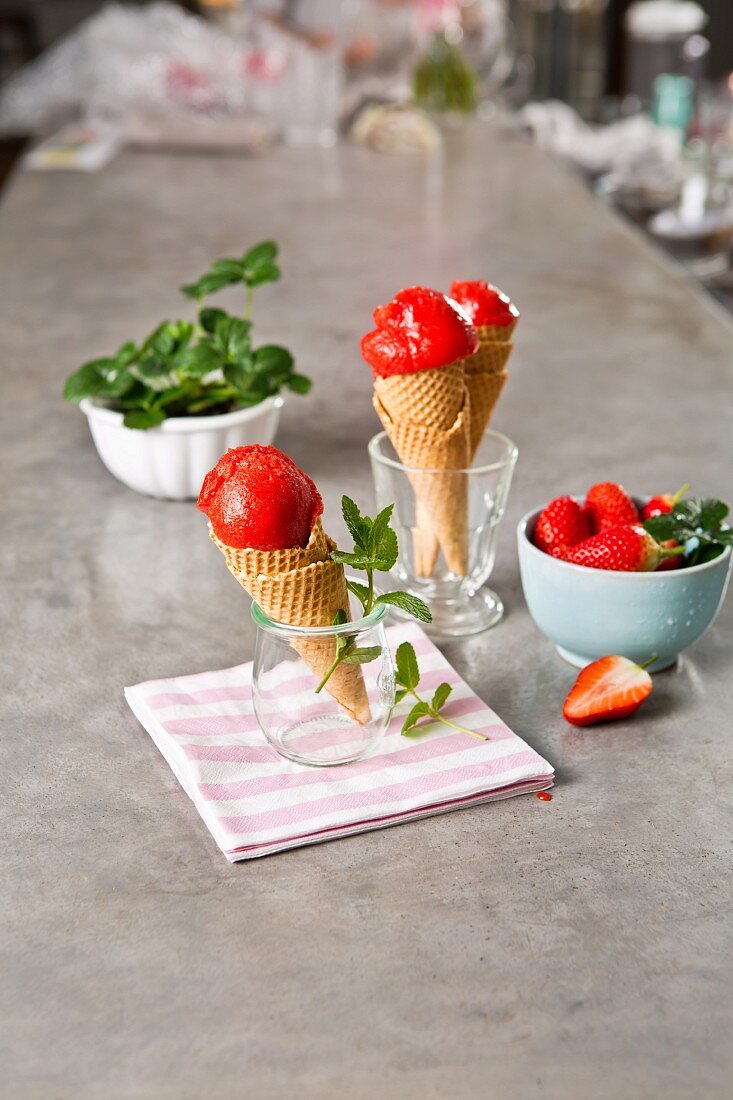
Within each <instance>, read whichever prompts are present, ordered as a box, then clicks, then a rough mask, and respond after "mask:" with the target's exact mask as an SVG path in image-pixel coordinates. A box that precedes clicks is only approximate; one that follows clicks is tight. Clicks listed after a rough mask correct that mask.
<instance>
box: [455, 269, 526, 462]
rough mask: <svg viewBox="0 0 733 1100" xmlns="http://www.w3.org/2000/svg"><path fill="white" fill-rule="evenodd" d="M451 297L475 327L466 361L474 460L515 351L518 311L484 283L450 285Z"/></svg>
mask: <svg viewBox="0 0 733 1100" xmlns="http://www.w3.org/2000/svg"><path fill="white" fill-rule="evenodd" d="M450 297H451V299H452V300H454V301H456V302H457V303H458V305H459V306H460V307H461V309H462V310H463V312H464V313H465V314H466V315H467V317H468V318H469V319H470V320H471V322H472V323H473V325H474V326H475V329H476V335H477V337H478V342H479V344H478V348H477V350H476V351H475V352H474V354H473V355H471V356H469V358H468V359H467V360H466V386H467V388H468V392H469V394H470V398H471V459H473V458H474V456H475V454H476V451H477V450H478V448H479V444H480V443H481V440H482V439H483V437H484V432H485V431H486V429H487V428H488V426H489V422H490V420H491V417H492V415H493V412H494V409H495V408H496V405H497V403H498V401H499V398H500V396H501V391H502V390H503V389H504V384H505V382H506V380H507V377H508V375H507V370H506V365H507V362H508V361H509V356H510V355H511V353H512V349H513V347H514V344H513V343H512V336H513V334H514V330H515V329H516V327H517V322H518V320H519V311H518V310H517V308H516V306H515V305H513V303H512V302H511V301H510V300H509V298H508V297H507V296H506V294H504V293H503V292H502V291H501V290H498V289H497V288H496V287H494V286H492V285H491V284H490V283H487V282H485V281H484V280H483V279H476V280H474V281H473V282H454V283H452V284H451V288H450Z"/></svg>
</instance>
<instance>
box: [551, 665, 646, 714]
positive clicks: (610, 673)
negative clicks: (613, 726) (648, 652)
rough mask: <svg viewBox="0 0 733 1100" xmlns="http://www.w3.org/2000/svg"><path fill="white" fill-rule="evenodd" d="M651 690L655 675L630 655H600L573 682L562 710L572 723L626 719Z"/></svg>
mask: <svg viewBox="0 0 733 1100" xmlns="http://www.w3.org/2000/svg"><path fill="white" fill-rule="evenodd" d="M651 693H652V678H651V676H650V675H649V673H648V672H647V671H646V669H644V668H642V666H641V665H637V664H635V663H634V662H633V661H630V660H629V659H628V657H600V658H599V659H598V660H597V661H593V663H592V664H590V665H587V666H586V668H584V669H583V670H582V672H581V673H580V675H579V676H578V679H577V680H576V681H575V683H574V684H573V686H572V688H571V690H570V694H569V695H568V697H567V699H566V700H565V705H564V707H563V709H562V713H563V717H564V718H565V719H567V721H568V722H570V723H571V724H572V725H573V726H591V725H593V723H594V722H610V721H611V720H612V719H614V718H626V717H628V715H629V714H633V713H634V711H635V710H638V708H639V707H640V706H641V704H642V703H643V702H644V700H645V699H648V698H649V696H650V695H651Z"/></svg>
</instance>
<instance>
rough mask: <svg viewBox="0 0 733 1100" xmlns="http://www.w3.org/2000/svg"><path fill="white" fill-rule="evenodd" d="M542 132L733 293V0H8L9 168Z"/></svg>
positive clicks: (701, 272) (676, 251) (3, 148)
mask: <svg viewBox="0 0 733 1100" xmlns="http://www.w3.org/2000/svg"><path fill="white" fill-rule="evenodd" d="M487 121H491V122H493V123H495V124H498V125H501V126H506V127H509V128H512V129H517V130H521V131H524V132H525V133H526V134H528V135H529V136H530V137H531V139H532V140H535V141H537V142H538V143H540V144H541V145H542V146H543V147H544V148H546V149H548V150H549V151H551V152H553V153H554V154H556V155H557V156H559V157H562V158H563V159H564V160H565V161H566V162H567V163H568V165H570V166H571V167H572V169H573V170H574V171H576V172H577V173H578V174H579V175H581V177H582V178H583V179H584V180H585V181H586V182H587V184H588V186H589V187H592V188H594V189H595V190H596V191H597V193H598V194H599V195H600V196H601V197H602V198H603V199H604V200H605V201H606V202H608V203H610V204H613V206H615V207H616V208H617V209H618V210H620V211H621V212H622V213H623V215H624V216H625V217H627V218H629V219H631V220H633V221H634V222H635V223H636V224H637V225H639V226H641V227H642V228H643V229H644V231H645V232H646V233H648V234H649V236H650V237H651V238H652V239H654V240H655V241H656V242H657V244H658V245H659V247H661V248H663V249H665V250H666V251H667V252H668V253H669V254H670V255H672V256H673V257H674V258H675V259H676V260H677V261H678V262H679V263H681V264H682V265H683V266H684V267H685V269H686V270H687V272H688V273H689V275H690V277H691V278H695V279H697V280H699V281H700V282H701V283H703V284H704V285H705V286H706V287H707V288H708V289H709V290H710V291H711V293H713V294H715V295H716V296H717V297H718V298H719V299H720V300H721V301H722V302H724V303H725V304H727V305H728V306H729V307H730V308H733V276H732V275H731V249H732V247H733V194H732V188H733V0H700V2H693V0H180V2H173V0H160V2H157V3H152V4H151V3H125V4H116V3H103V2H102V0H0V177H1V178H2V179H5V178H6V177H7V175H8V173H9V172H10V171H11V170H12V168H13V166H14V165H15V164H16V163H17V162H18V160H19V159H20V158H23V160H24V163H25V164H26V165H27V167H28V168H30V169H36V170H39V169H40V170H59V169H61V170H72V171H73V170H87V171H89V170H96V169H99V168H101V167H103V166H104V165H105V164H106V163H108V162H109V160H110V159H111V158H112V157H113V156H114V155H116V153H117V152H118V151H119V150H120V149H121V148H122V147H124V146H131V147H143V148H156V149H165V150H168V151H169V152H170V153H171V155H174V154H175V152H176V151H177V150H179V149H186V150H191V149H199V150H201V151H205V152H216V153H217V154H223V153H230V154H238V155H242V154H247V155H266V150H267V148H268V147H269V146H270V145H271V144H273V143H275V142H281V141H282V142H286V143H288V144H291V145H296V146H297V145H312V144H316V145H323V146H328V145H333V144H335V143H336V142H338V141H354V142H359V143H362V144H363V145H365V146H367V147H369V148H370V149H372V150H373V151H374V154H375V155H380V154H382V155H385V154H386V155H410V156H426V157H429V156H431V155H434V154H435V153H436V151H437V150H439V149H440V147H441V144H442V141H443V139H444V135H445V133H446V131H447V130H450V129H455V128H457V127H462V126H478V125H480V124H481V123H482V122H487Z"/></svg>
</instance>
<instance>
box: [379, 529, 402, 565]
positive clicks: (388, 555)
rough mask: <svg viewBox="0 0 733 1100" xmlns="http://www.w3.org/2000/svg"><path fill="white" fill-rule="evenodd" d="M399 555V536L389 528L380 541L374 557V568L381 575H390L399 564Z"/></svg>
mask: <svg viewBox="0 0 733 1100" xmlns="http://www.w3.org/2000/svg"><path fill="white" fill-rule="evenodd" d="M398 553H399V547H398V545H397V535H396V534H395V532H394V531H393V530H392V528H391V527H388V528H387V530H386V531H385V532H384V534H383V535H382V537H381V539H380V540H379V548H378V550H377V552H376V553H375V555H374V568H375V569H378V570H379V571H380V573H388V572H389V571H390V569H391V568H392V567H393V566H394V565H395V563H396V562H397V555H398Z"/></svg>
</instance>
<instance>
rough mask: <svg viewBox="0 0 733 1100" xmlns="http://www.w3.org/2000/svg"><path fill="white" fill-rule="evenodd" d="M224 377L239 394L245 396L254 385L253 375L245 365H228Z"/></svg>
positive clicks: (225, 367)
mask: <svg viewBox="0 0 733 1100" xmlns="http://www.w3.org/2000/svg"><path fill="white" fill-rule="evenodd" d="M224 377H225V378H226V380H227V382H228V383H229V385H230V386H231V387H232V388H233V389H235V390H236V391H237V393H238V394H245V393H246V392H247V390H249V388H250V386H251V384H252V375H251V373H250V372H249V371H248V370H247V368H246V367H245V365H244V363H226V364H225V366H224Z"/></svg>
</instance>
